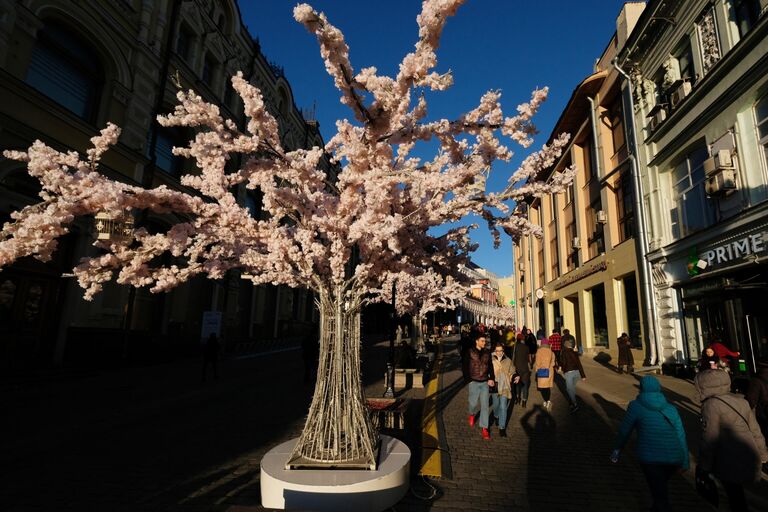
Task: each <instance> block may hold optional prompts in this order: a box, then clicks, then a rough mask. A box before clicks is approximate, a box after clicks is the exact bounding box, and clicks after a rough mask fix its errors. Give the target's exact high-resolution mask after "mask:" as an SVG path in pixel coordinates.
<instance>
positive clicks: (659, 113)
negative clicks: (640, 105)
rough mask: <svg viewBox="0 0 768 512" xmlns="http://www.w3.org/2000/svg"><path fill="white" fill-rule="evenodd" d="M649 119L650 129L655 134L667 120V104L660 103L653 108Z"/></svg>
mask: <svg viewBox="0 0 768 512" xmlns="http://www.w3.org/2000/svg"><path fill="white" fill-rule="evenodd" d="M648 117H649V118H650V119H649V121H648V128H649V129H650V130H651V132H655V131H656V129H657V128H658V127H659V126H660V125H661V123H663V122H664V120H665V119H666V118H667V108H666V104H664V103H659V104H658V105H656V106H655V107H653V110H651V111H650V113H649V114H648Z"/></svg>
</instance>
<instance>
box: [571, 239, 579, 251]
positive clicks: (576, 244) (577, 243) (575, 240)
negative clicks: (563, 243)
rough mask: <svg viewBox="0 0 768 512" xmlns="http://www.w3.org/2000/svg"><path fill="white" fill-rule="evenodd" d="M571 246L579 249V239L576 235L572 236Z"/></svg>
mask: <svg viewBox="0 0 768 512" xmlns="http://www.w3.org/2000/svg"><path fill="white" fill-rule="evenodd" d="M571 247H572V248H573V249H580V248H581V240H579V237H577V236H575V237H573V240H571Z"/></svg>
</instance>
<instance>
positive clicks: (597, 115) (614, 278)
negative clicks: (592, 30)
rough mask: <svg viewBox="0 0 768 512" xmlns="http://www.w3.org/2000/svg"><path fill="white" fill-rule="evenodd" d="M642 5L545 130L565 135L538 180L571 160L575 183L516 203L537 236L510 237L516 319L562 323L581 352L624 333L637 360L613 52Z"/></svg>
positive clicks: (633, 5) (637, 284) (639, 340)
mask: <svg viewBox="0 0 768 512" xmlns="http://www.w3.org/2000/svg"><path fill="white" fill-rule="evenodd" d="M644 7H645V4H644V3H643V2H630V3H627V4H625V6H624V8H623V9H622V11H621V13H620V15H619V17H618V19H617V30H616V33H615V34H614V36H613V37H612V38H611V40H610V41H609V43H608V45H607V47H606V48H605V50H604V52H603V54H602V55H601V56H600V58H599V59H598V60H597V62H596V64H595V68H594V73H593V74H592V75H590V76H588V77H586V78H585V79H584V80H583V81H582V82H581V83H580V84H579V85H578V86H577V87H576V88H575V89H574V91H573V93H572V95H571V98H570V100H569V102H568V104H567V105H566V107H565V109H564V110H563V112H562V114H561V115H560V118H559V120H558V122H557V124H556V126H555V128H554V129H553V131H552V136H551V138H550V140H551V139H554V138H555V137H556V136H558V135H559V134H561V133H569V134H570V135H571V138H570V142H569V145H568V147H567V148H566V149H565V150H564V152H563V154H562V156H561V157H560V159H559V160H558V161H557V162H556V163H555V165H554V166H553V167H551V168H550V169H548V170H547V171H546V173H545V174H544V175H542V176H539V177H538V179H543V180H547V179H549V178H551V177H552V176H553V175H555V173H559V172H562V171H563V170H565V169H567V168H569V167H573V168H575V176H574V181H573V184H572V185H571V186H570V187H568V189H567V190H566V191H565V192H563V193H560V194H556V195H549V196H545V197H542V198H538V199H535V200H533V201H532V202H530V203H529V204H520V205H518V206H517V209H518V213H520V214H522V215H527V216H528V218H529V220H530V221H531V222H533V223H534V224H537V225H539V226H541V228H542V231H543V236H542V237H541V238H537V237H534V236H528V237H523V238H522V239H520V240H518V241H517V243H515V244H514V249H513V250H514V262H515V277H516V281H515V288H516V292H517V296H516V298H515V300H516V308H517V318H518V323H519V324H521V325H522V324H525V325H526V326H527V327H529V328H531V329H533V330H534V331H536V330H537V329H538V328H540V327H543V328H544V329H545V331H546V332H547V333H549V332H552V330H554V329H561V330H562V329H564V328H567V329H569V330H570V331H571V333H572V334H574V336H575V337H576V340H577V343H578V344H579V345H580V346H582V347H583V348H584V349H585V351H588V352H598V351H600V352H606V353H608V354H610V355H611V356H612V357H613V358H615V357H616V356H617V355H618V347H617V344H616V339H617V338H618V337H619V336H620V335H621V334H622V333H623V332H626V333H628V334H629V336H630V338H631V340H632V346H633V348H634V349H635V350H636V353H635V359H639V360H643V359H645V358H646V356H647V354H648V352H649V347H650V345H651V344H652V341H651V335H650V333H649V332H648V329H647V327H646V326H647V325H648V321H647V318H645V315H644V308H643V307H641V304H642V299H643V295H642V293H641V291H642V272H641V270H642V269H641V267H640V265H638V261H639V258H638V238H637V236H636V232H637V218H636V214H635V213H636V210H637V207H636V200H635V195H634V184H633V176H632V167H631V159H630V152H629V150H628V145H627V131H626V129H625V123H624V115H623V111H624V107H623V105H622V95H621V76H620V74H619V73H618V71H617V70H616V69H615V68H614V67H613V64H612V62H613V59H614V58H615V56H616V55H617V53H618V52H619V51H620V50H621V49H622V47H623V46H624V44H625V43H626V41H627V37H628V36H629V33H630V32H631V31H632V27H633V26H634V23H635V22H636V21H637V19H638V18H639V16H640V14H641V13H642V11H643V8H644Z"/></svg>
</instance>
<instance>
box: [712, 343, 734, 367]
mask: <svg viewBox="0 0 768 512" xmlns="http://www.w3.org/2000/svg"><path fill="white" fill-rule="evenodd" d="M709 346H710V348H712V350H714V351H715V355H716V356H717V357H718V358H720V361H721V363H722V365H721V366H723V367H724V368H726V369H727V370H728V371H731V361H730V360H729V358H730V359H731V360H734V359H737V358H738V357H739V356H740V355H741V352H737V351H736V352H734V351H733V350H731V349H730V348H728V347H727V346H726V345H725V344H724V343H723V342H722V341H721V340H720V339H719V338H718V339H716V340H715V341H714V342H712V343H711V344H710V345H709Z"/></svg>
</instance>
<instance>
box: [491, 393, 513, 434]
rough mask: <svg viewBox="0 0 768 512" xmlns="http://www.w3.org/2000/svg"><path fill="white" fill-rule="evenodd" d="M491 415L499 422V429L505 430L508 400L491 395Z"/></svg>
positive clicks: (498, 395)
mask: <svg viewBox="0 0 768 512" xmlns="http://www.w3.org/2000/svg"><path fill="white" fill-rule="evenodd" d="M491 404H492V408H493V415H494V416H496V418H497V419H498V420H499V428H507V406H508V405H509V398H507V397H505V396H504V395H500V394H498V393H491Z"/></svg>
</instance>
